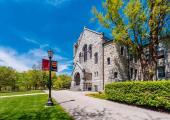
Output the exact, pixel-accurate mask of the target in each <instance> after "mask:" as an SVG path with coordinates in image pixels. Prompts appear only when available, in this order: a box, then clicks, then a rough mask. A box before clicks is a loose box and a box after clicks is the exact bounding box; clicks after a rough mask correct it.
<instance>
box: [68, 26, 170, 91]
mask: <svg viewBox="0 0 170 120" xmlns="http://www.w3.org/2000/svg"><path fill="white" fill-rule="evenodd" d="M160 46H161V44H160ZM73 47H74V56H73V57H74V68H73V72H72V83H71V89H72V90H90V91H102V90H103V89H104V85H105V84H107V83H111V82H119V81H125V80H128V78H129V76H128V75H130V79H133V80H138V79H140V78H141V73H139V71H140V64H139V61H137V60H135V59H134V58H132V59H131V60H130V64H129V69H130V70H129V74H128V66H127V65H128V61H127V58H128V57H127V49H126V48H125V47H124V46H121V45H119V44H117V43H114V42H113V41H111V40H108V39H107V38H106V37H105V36H104V34H103V33H99V32H96V31H93V30H90V29H88V28H84V30H83V32H82V33H81V35H80V37H79V39H78V41H77V42H76V43H75V44H74V46H73ZM163 47H165V46H163V45H162V47H160V49H161V48H163ZM164 54H166V58H163V61H164V64H163V67H160V71H161V72H162V70H163V69H164V70H165V71H166V72H167V73H165V74H166V75H165V77H167V76H168V74H169V73H170V50H169V49H166V51H164ZM159 60H161V59H159ZM165 61H166V64H165ZM168 65H169V66H168ZM168 72H169V73H168ZM158 74H159V75H158V76H160V75H162V78H164V76H163V75H164V73H159V72H158Z"/></svg>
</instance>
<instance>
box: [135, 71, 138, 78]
mask: <svg viewBox="0 0 170 120" xmlns="http://www.w3.org/2000/svg"><path fill="white" fill-rule="evenodd" d="M137 73H138V70H137V69H135V80H136V79H137Z"/></svg>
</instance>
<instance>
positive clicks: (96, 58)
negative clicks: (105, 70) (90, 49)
mask: <svg viewBox="0 0 170 120" xmlns="http://www.w3.org/2000/svg"><path fill="white" fill-rule="evenodd" d="M94 63H95V64H97V63H98V53H97V52H96V53H95V54H94Z"/></svg>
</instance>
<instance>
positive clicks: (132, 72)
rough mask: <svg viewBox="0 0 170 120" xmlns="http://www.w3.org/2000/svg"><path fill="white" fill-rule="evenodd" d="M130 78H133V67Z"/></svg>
mask: <svg viewBox="0 0 170 120" xmlns="http://www.w3.org/2000/svg"><path fill="white" fill-rule="evenodd" d="M130 78H131V79H132V78H133V68H130Z"/></svg>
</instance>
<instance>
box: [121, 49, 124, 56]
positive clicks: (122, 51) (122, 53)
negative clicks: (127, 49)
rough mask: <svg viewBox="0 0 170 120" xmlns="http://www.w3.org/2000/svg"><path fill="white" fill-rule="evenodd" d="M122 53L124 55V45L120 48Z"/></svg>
mask: <svg viewBox="0 0 170 120" xmlns="http://www.w3.org/2000/svg"><path fill="white" fill-rule="evenodd" d="M120 54H121V55H124V47H121V49H120Z"/></svg>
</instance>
